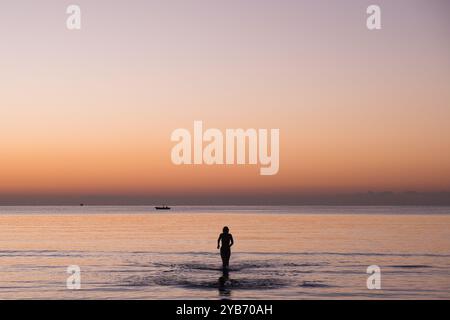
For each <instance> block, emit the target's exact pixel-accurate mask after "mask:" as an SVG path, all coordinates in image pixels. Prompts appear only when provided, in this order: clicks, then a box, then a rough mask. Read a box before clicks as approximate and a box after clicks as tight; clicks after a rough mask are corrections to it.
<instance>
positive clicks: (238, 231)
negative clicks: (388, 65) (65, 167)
mask: <svg viewBox="0 0 450 320" xmlns="http://www.w3.org/2000/svg"><path fill="white" fill-rule="evenodd" d="M224 225H228V226H229V227H230V230H231V233H232V234H233V236H234V239H235V241H236V243H235V246H234V247H233V248H232V249H233V250H232V251H233V253H232V257H231V263H230V264H231V269H230V272H229V275H228V277H227V278H221V277H222V276H223V274H222V271H221V262H220V256H219V253H218V250H217V249H216V243H217V242H216V241H217V237H218V234H219V233H220V231H221V228H222V227H223V226H224ZM69 265H78V266H79V267H80V269H81V289H80V290H69V289H67V286H66V280H67V277H68V276H69V274H68V273H67V267H68V266H69ZM370 265H378V266H379V267H380V268H381V286H382V288H381V290H368V289H367V286H366V281H367V277H368V276H369V275H368V274H367V273H366V270H367V267H368V266H370ZM22 298H26V299H28V298H31V299H38V298H39V299H43V298H48V299H366V298H368V299H372V298H375V299H399V298H406V299H450V207H176V208H174V209H173V210H171V211H164V212H157V211H155V210H154V209H153V207H143V206H131V207H125V206H116V207H107V206H104V207H101V206H85V207H0V299H22Z"/></svg>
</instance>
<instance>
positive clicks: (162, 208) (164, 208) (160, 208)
mask: <svg viewBox="0 0 450 320" xmlns="http://www.w3.org/2000/svg"><path fill="white" fill-rule="evenodd" d="M155 209H156V210H170V207H168V206H162V207H155Z"/></svg>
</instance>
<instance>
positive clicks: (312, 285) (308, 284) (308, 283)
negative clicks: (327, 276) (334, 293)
mask: <svg viewBox="0 0 450 320" xmlns="http://www.w3.org/2000/svg"><path fill="white" fill-rule="evenodd" d="M300 287H303V288H331V287H332V286H330V285H328V284H325V283H322V282H320V281H303V283H302V284H301V285H300Z"/></svg>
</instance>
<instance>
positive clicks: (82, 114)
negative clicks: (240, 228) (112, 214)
mask: <svg viewBox="0 0 450 320" xmlns="http://www.w3.org/2000/svg"><path fill="white" fill-rule="evenodd" d="M70 4H78V5H79V6H80V7H81V10H82V29H81V30H79V31H69V30H67V29H66V18H67V16H68V15H67V14H66V13H65V10H66V7H67V6H68V5H70ZM370 4H378V5H379V6H380V7H381V9H382V30H379V31H369V30H368V29H367V28H366V18H367V14H366V8H367V6H368V5H370ZM0 39H1V46H0V65H1V67H0V70H1V71H0V147H1V149H0V200H1V201H6V202H8V200H11V199H14V201H16V202H17V203H29V202H30V201H29V199H34V200H33V201H35V200H36V199H39V198H42V199H46V201H48V202H49V203H52V202H54V203H59V202H64V199H76V201H78V200H79V199H83V197H87V198H88V199H95V197H99V199H100V198H101V197H103V196H105V197H106V196H108V197H113V198H115V199H116V200H117V201H120V200H121V199H122V200H123V202H124V203H126V202H127V201H128V200H127V199H131V198H133V199H145V200H146V201H151V200H152V199H157V201H162V200H164V199H167V200H168V201H172V202H175V203H176V202H182V200H181V199H186V198H189V197H191V196H192V197H194V198H196V199H205V201H210V202H211V199H217V198H220V197H221V196H222V195H228V196H229V198H228V199H229V201H230V203H233V197H236V198H237V197H239V198H242V197H243V196H249V197H251V198H252V199H255V202H257V200H258V199H259V198H260V199H267V198H268V197H269V198H271V199H277V198H280V199H281V198H283V197H284V196H285V195H287V194H289V195H292V197H293V198H295V197H296V195H302V194H329V193H352V192H366V191H367V190H373V191H383V190H391V191H396V192H401V191H408V190H416V191H421V192H437V191H450V40H449V39H450V2H449V1H446V0H420V1H418V0H408V1H406V0H395V1H378V0H377V1H372V0H371V1H365V0H353V1H350V0H347V1H324V0H319V1H300V0H299V1H287V0H285V1H280V0H270V1H269V0H241V1H236V0H227V1H214V0H179V1H173V0H165V1H122V0H121V1H113V0H109V1H98V0H96V1H83V0H77V1H73V2H69V1H60V0H59V1H56V0H55V1H47V0H42V1H31V0H28V1H23V0H15V1H2V2H1V4H0ZM194 120H202V121H203V124H204V126H205V127H206V128H219V129H223V130H225V128H267V129H270V128H279V129H280V139H281V140H280V170H279V173H278V174H277V175H275V176H260V175H259V166H237V165H236V166H206V165H202V166H175V165H173V164H172V162H171V159H170V152H171V148H172V147H173V146H174V145H175V143H173V142H171V141H170V134H171V132H172V131H173V130H175V129H177V128H187V129H189V130H192V125H193V121H194ZM89 197H91V198H89ZM208 199H209V200H208ZM1 201H0V204H1ZM14 201H13V202H14ZM98 201H100V200H98ZM142 201H143V200H142ZM212 202H213V201H212Z"/></svg>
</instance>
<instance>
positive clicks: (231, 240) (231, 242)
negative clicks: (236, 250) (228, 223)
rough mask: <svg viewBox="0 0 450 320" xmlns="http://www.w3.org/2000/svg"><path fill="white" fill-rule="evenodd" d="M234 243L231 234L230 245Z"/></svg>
mask: <svg viewBox="0 0 450 320" xmlns="http://www.w3.org/2000/svg"><path fill="white" fill-rule="evenodd" d="M233 244H234V240H233V235H231V234H230V247H231V246H232V245H233Z"/></svg>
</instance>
